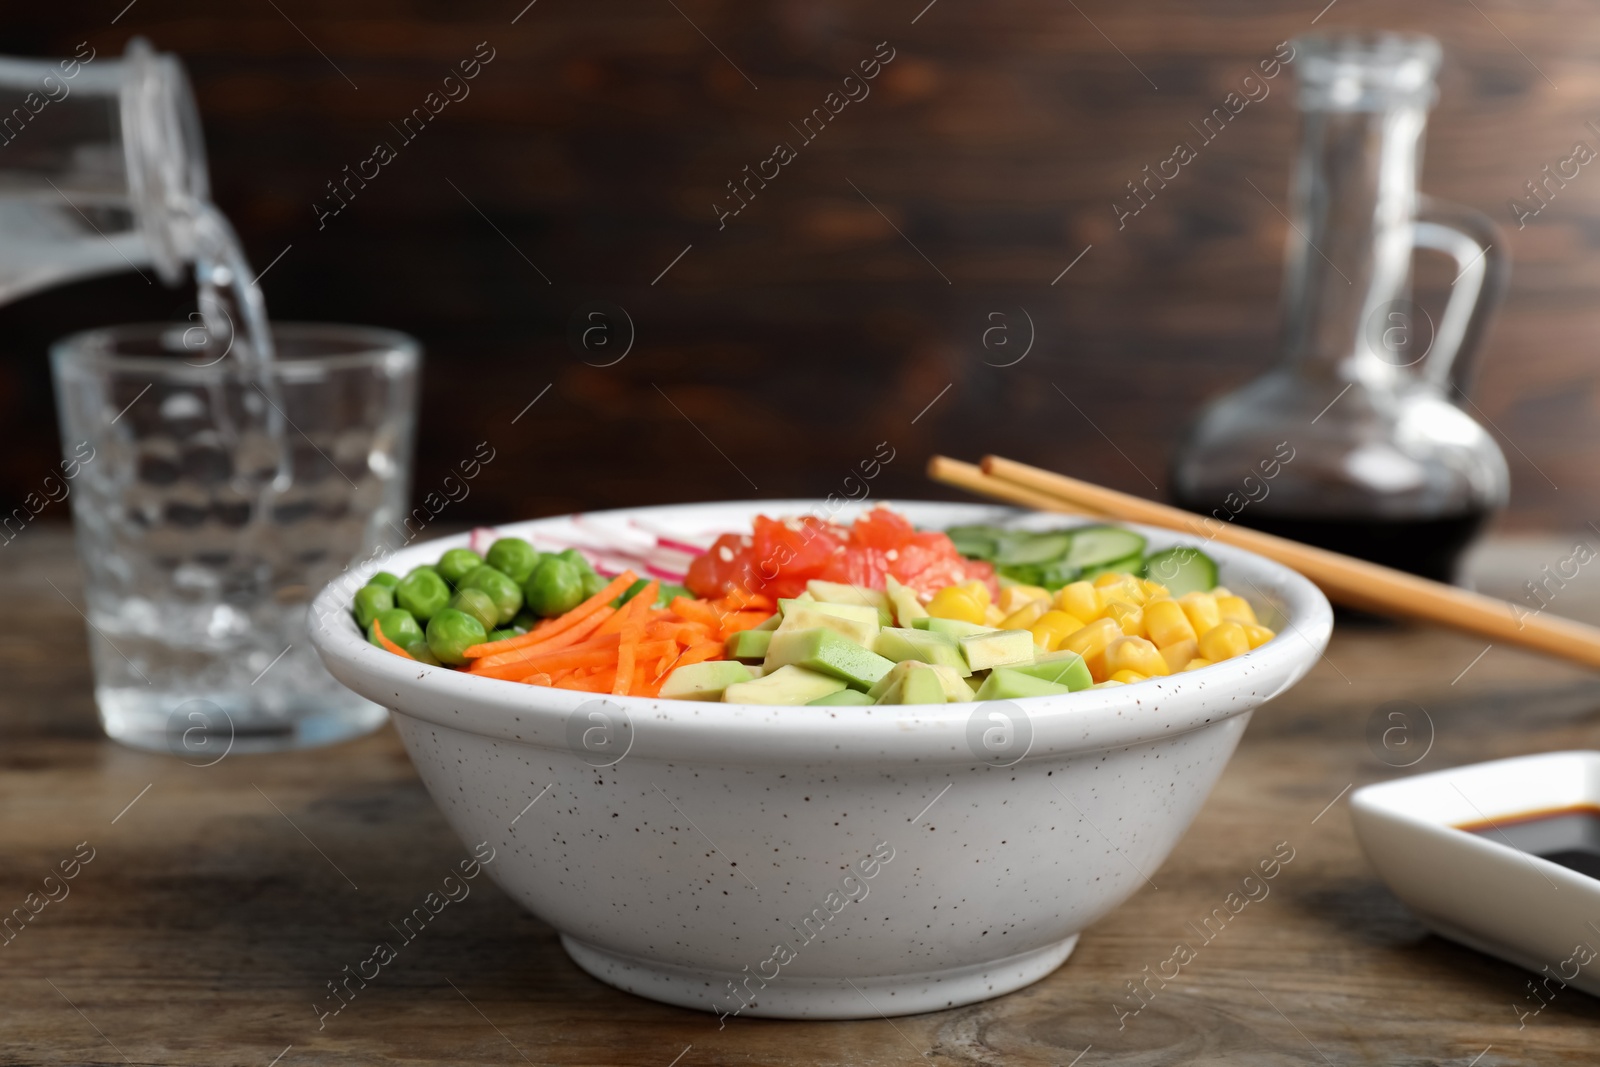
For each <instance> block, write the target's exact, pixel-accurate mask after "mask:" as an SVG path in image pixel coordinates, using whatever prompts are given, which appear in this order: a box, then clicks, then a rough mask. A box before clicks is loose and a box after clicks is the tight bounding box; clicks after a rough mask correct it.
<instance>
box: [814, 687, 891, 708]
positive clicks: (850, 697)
mask: <svg viewBox="0 0 1600 1067" xmlns="http://www.w3.org/2000/svg"><path fill="white" fill-rule="evenodd" d="M875 703H877V701H875V700H873V699H872V698H871V697H869V696H867V694H865V693H863V692H861V691H860V690H859V689H841V690H839V691H838V692H837V693H829V694H828V695H827V696H825V697H818V698H817V699H815V700H812V701H808V702H807V703H806V707H808V708H841V707H854V706H857V705H864V704H875Z"/></svg>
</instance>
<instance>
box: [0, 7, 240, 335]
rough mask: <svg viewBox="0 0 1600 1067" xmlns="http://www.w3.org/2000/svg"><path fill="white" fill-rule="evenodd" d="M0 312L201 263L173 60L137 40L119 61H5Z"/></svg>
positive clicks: (85, 57)
mask: <svg viewBox="0 0 1600 1067" xmlns="http://www.w3.org/2000/svg"><path fill="white" fill-rule="evenodd" d="M0 108H9V110H0V304H5V303H10V302H11V301H14V300H17V299H19V298H20V297H23V296H26V295H28V294H29V293H32V292H35V291H37V290H40V289H45V288H48V287H50V286H54V285H60V284H64V283H66V282H70V281H75V280H77V279H80V278H87V277H92V276H94V275H98V274H108V273H111V272H114V271H125V270H137V271H139V272H141V273H143V272H144V271H145V270H146V269H153V271H154V272H155V273H156V274H157V275H158V276H159V277H160V278H161V280H162V281H164V282H166V283H167V284H168V285H176V284H178V283H179V282H180V281H182V280H183V278H184V276H185V270H184V267H185V265H186V264H187V263H191V262H194V261H195V260H196V246H197V238H199V237H203V234H201V233H200V229H201V228H202V227H203V226H205V225H207V224H208V223H207V221H206V219H205V213H204V212H203V211H202V207H203V205H206V204H208V203H209V202H210V191H209V184H210V183H209V181H208V179H207V175H206V162H205V148H204V146H203V143H202V141H201V137H200V121H199V117H198V114H197V112H196V109H195V105H194V96H193V94H192V92H191V91H190V89H189V82H188V79H187V78H186V77H185V75H184V71H183V67H182V65H181V64H180V63H179V62H178V60H177V59H176V58H174V57H172V56H170V55H161V54H158V53H156V52H155V51H154V50H153V49H152V48H151V47H150V44H149V42H147V41H145V40H144V39H143V38H140V37H135V38H134V39H133V40H131V41H129V42H128V49H127V51H126V53H124V55H123V56H122V58H121V59H115V58H103V57H99V56H97V55H96V53H95V51H94V49H92V48H90V47H89V46H88V45H87V44H84V45H81V46H80V47H79V48H78V51H77V53H76V54H75V55H74V56H72V57H71V58H68V59H60V60H55V59H17V58H11V57H0Z"/></svg>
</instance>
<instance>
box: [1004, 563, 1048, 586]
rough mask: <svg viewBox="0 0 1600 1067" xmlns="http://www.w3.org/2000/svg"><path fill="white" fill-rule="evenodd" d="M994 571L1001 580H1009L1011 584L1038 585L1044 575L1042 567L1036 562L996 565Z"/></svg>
mask: <svg viewBox="0 0 1600 1067" xmlns="http://www.w3.org/2000/svg"><path fill="white" fill-rule="evenodd" d="M995 573H996V574H998V575H999V576H1000V579H1001V581H1002V582H1005V581H1009V582H1010V583H1011V584H1012V585H1038V584H1039V583H1040V581H1041V580H1042V579H1043V577H1044V568H1042V567H1040V566H1039V565H1038V564H1037V563H1013V564H1011V565H1010V566H1008V567H996V568H995Z"/></svg>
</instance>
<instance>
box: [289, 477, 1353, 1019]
mask: <svg viewBox="0 0 1600 1067" xmlns="http://www.w3.org/2000/svg"><path fill="white" fill-rule="evenodd" d="M893 506H894V507H895V508H896V509H897V510H900V511H902V512H903V513H904V514H906V515H907V516H908V517H909V518H910V519H911V520H912V521H913V522H915V523H916V524H917V525H918V526H921V527H929V528H937V529H942V528H944V527H946V526H950V525H954V524H957V523H971V522H998V523H1002V524H1014V525H1017V526H1019V527H1022V528H1031V529H1055V528H1060V527H1062V526H1063V525H1068V524H1070V522H1071V520H1069V519H1067V518H1065V517H1063V516H1059V515H1043V514H1038V513H1029V512H1019V511H1015V510H1012V509H1008V508H1000V507H991V506H985V505H970V504H967V505H962V504H936V503H904V502H896V503H894V505H893ZM856 510H857V509H856V506H854V505H852V506H849V507H846V508H844V509H842V510H839V511H838V512H836V513H834V512H830V511H829V510H828V505H826V504H824V503H823V502H821V501H815V500H774V501H755V502H741V503H726V504H701V505H692V506H675V507H662V508H639V509H629V510H623V511H611V512H603V513H595V514H590V515H585V516H583V518H582V523H583V524H584V525H583V528H582V529H580V528H579V527H578V526H575V525H574V523H573V519H572V517H569V516H563V517H559V518H552V519H541V520H538V521H534V522H526V523H519V524H515V525H509V526H503V527H500V528H498V531H499V532H500V533H502V534H516V535H519V536H524V537H531V538H533V539H534V540H535V542H536V543H538V544H540V545H541V547H545V546H548V545H551V544H552V543H556V544H559V543H566V542H569V541H574V540H582V539H587V538H592V537H594V536H595V535H596V534H597V532H598V533H602V534H606V533H607V531H609V532H610V534H614V535H615V536H617V537H619V538H623V537H635V538H636V537H638V536H640V531H641V529H648V530H650V531H653V532H657V533H668V534H676V535H678V536H680V537H684V538H687V539H690V540H698V539H705V538H706V535H710V534H716V533H721V532H726V531H729V530H735V531H745V530H748V529H749V522H750V520H751V518H752V517H753V516H754V515H756V514H757V513H764V514H768V515H773V516H785V515H798V514H807V513H810V514H817V515H829V514H837V516H838V517H839V518H840V519H844V520H847V519H849V518H851V517H852V516H853V514H854V513H855V511H856ZM1135 528H1138V527H1135ZM1138 529H1140V530H1141V532H1143V533H1144V534H1145V535H1146V536H1148V537H1149V539H1150V543H1151V546H1152V549H1155V548H1163V547H1167V546H1170V545H1174V544H1180V543H1189V544H1193V543H1194V541H1193V539H1188V540H1185V539H1184V538H1182V537H1180V536H1178V535H1175V534H1173V533H1171V532H1169V531H1164V530H1157V529H1150V528H1138ZM550 538H553V539H555V540H554V542H552V541H551V540H548V539H550ZM466 541H467V537H466V535H462V536H460V537H455V538H445V539H441V540H437V541H432V542H428V543H426V544H419V545H416V546H413V547H410V548H407V549H405V550H404V551H402V552H399V553H397V554H396V555H395V556H393V557H391V558H389V559H387V560H385V561H383V563H382V569H387V570H390V571H395V572H399V573H404V572H405V571H406V570H409V569H410V568H411V567H414V566H416V565H417V564H419V563H425V562H429V563H431V562H433V561H434V560H436V559H437V558H438V556H439V555H440V554H441V553H442V552H443V551H444V550H445V549H447V548H451V547H455V546H457V545H461V544H465V543H466ZM1206 551H1207V553H1208V554H1210V555H1211V556H1212V557H1213V558H1214V559H1216V560H1217V562H1218V564H1219V565H1220V567H1221V580H1222V582H1223V584H1225V585H1227V586H1229V587H1230V588H1232V589H1233V590H1234V591H1236V592H1239V593H1241V594H1243V595H1245V596H1246V597H1248V598H1249V599H1250V600H1251V601H1252V602H1253V603H1255V604H1256V606H1257V610H1258V611H1262V610H1263V608H1265V613H1264V614H1265V617H1264V618H1263V621H1265V622H1267V623H1268V624H1269V625H1272V626H1273V627H1274V628H1275V629H1277V630H1279V636H1278V637H1277V638H1275V639H1274V640H1272V641H1270V642H1268V643H1267V644H1265V645H1263V646H1261V647H1260V648H1258V649H1256V650H1255V651H1253V652H1250V653H1247V654H1246V655H1243V656H1240V657H1237V658H1235V659H1232V660H1228V661H1226V662H1223V663H1219V664H1215V665H1213V666H1211V667H1207V668H1204V669H1203V670H1198V671H1193V672H1189V673H1186V674H1182V675H1178V676H1174V677H1170V678H1161V679H1153V680H1151V681H1148V682H1143V683H1140V684H1138V685H1134V686H1126V687H1114V688H1110V689H1104V690H1092V691H1084V692H1079V693H1073V694H1070V695H1066V696H1060V697H1032V698H1028V699H1025V700H1019V701H1014V702H1009V701H1008V702H991V703H988V704H975V703H966V704H942V705H910V706H887V705H886V706H877V707H864V708H856V707H839V708H786V707H785V708H772V707H756V706H750V705H737V704H719V703H701V702H691V701H675V700H658V699H646V698H639V697H605V698H599V697H595V696H592V695H589V694H584V693H577V692H570V691H565V690H558V689H549V688H542V687H535V686H527V685H520V684H516V683H511V682H502V681H498V680H495V679H488V678H475V677H469V676H467V675H464V674H460V673H457V672H453V671H450V670H447V669H442V668H434V667H428V666H424V665H419V664H416V663H413V662H409V661H407V660H404V659H402V658H400V657H397V656H393V655H391V654H389V653H387V652H384V651H382V650H381V649H378V648H375V647H373V646H372V645H370V644H368V643H367V642H366V641H365V640H364V639H363V637H362V635H361V633H360V631H359V630H358V628H357V626H356V624H355V622H354V620H353V619H352V618H351V617H350V615H349V612H348V605H349V598H350V594H351V592H352V591H353V590H354V588H356V587H358V586H359V585H360V584H361V583H362V582H364V581H365V580H366V578H367V576H368V575H369V574H370V573H372V572H374V571H376V570H378V569H380V567H379V566H378V565H377V564H373V565H370V566H368V567H366V568H365V569H361V570H354V571H352V572H351V575H350V580H345V581H340V582H335V583H334V584H332V585H330V586H329V587H328V588H327V589H325V590H323V592H322V593H321V594H320V595H319V596H318V598H317V600H316V601H315V603H314V604H313V606H312V636H313V640H314V642H315V643H316V646H317V649H318V651H319V652H320V653H321V655H322V658H323V661H324V662H325V663H326V664H327V666H328V669H329V670H330V671H332V672H333V675H334V676H335V677H336V678H338V679H339V680H340V681H341V682H343V683H344V684H345V685H347V686H349V687H350V688H351V689H353V690H355V691H356V692H357V693H360V694H361V695H362V696H364V697H367V698H368V699H370V700H373V701H376V702H378V703H380V704H382V705H384V706H386V707H388V708H389V709H390V711H391V712H392V714H393V716H394V722H395V725H396V728H397V729H398V730H399V733H400V736H401V738H402V739H403V741H404V743H405V746H406V750H407V751H408V752H409V753H410V755H411V759H412V761H413V762H414V763H415V764H416V767H417V771H418V773H419V774H420V775H421V777H422V780H423V782H424V784H425V785H426V786H427V788H428V790H429V792H430V793H431V794H432V795H433V797H434V800H435V801H436V802H437V803H438V805H439V807H440V808H441V810H442V811H443V812H444V814H445V817H446V818H447V819H448V820H449V822H450V825H451V826H452V827H453V828H454V829H455V831H456V833H457V834H459V835H460V837H461V839H462V841H463V842H464V843H466V844H467V845H468V846H469V847H471V846H474V845H477V844H478V843H479V842H485V841H486V842H488V843H489V844H490V845H491V846H493V848H494V849H495V850H496V858H495V860H494V861H493V862H492V863H490V864H488V865H487V866H486V867H485V869H486V870H487V871H488V872H489V874H490V876H491V877H492V878H494V880H495V881H496V882H497V883H498V884H499V885H500V886H501V887H502V888H503V889H504V890H505V891H506V892H507V893H509V894H510V895H511V896H512V897H514V898H515V899H517V900H518V901H520V902H521V903H522V904H523V905H524V906H525V907H527V908H528V909H529V910H530V911H531V912H533V914H535V915H537V916H538V917H539V918H541V919H543V920H544V921H546V922H548V923H550V924H551V925H552V926H554V927H555V928H556V929H557V930H558V931H559V932H560V934H561V939H562V943H563V944H564V945H565V946H566V949H567V951H568V953H569V954H570V955H571V956H572V958H573V959H574V960H575V961H576V962H577V963H578V965H579V966H580V967H582V968H583V969H584V970H586V971H588V972H589V973H590V974H592V975H594V976H595V977H597V978H599V979H601V980H602V981H605V982H609V983H610V984H612V985H614V986H617V987H619V988H621V989H625V990H628V991H630V992H633V993H637V994H639V995H642V996H647V997H652V998H655V999H657V1000H662V1001H667V1002H669V1003H673V1004H680V1005H683V1006H686V1007H691V1008H699V1009H702V1010H707V1011H713V1012H716V1013H718V1014H719V1015H734V1014H745V1015H758V1016H775V1017H784V1018H816V1019H844V1018H857V1017H862V1018H866V1017H877V1016H879V1015H880V1014H883V1015H904V1014H911V1013H914V1012H923V1011H931V1010H936V1009H940V1008H947V1007H955V1006H958V1005H962V1004H970V1003H972V1002H975V1001H979V1000H984V999H986V998H989V997H993V996H997V995H999V994H1002V993H1007V992H1010V991H1012V990H1014V989H1018V988H1020V987H1022V986H1024V985H1027V984H1028V983H1030V982H1033V981H1036V980H1038V979H1039V978H1042V977H1043V976H1045V975H1046V974H1049V973H1050V972H1051V971H1052V970H1054V969H1055V968H1056V967H1057V966H1059V965H1060V964H1061V963H1062V961H1064V960H1065V959H1066V958H1067V956H1068V955H1069V954H1070V953H1071V951H1072V949H1073V947H1074V946H1075V945H1076V943H1077V940H1078V935H1079V933H1080V931H1082V930H1083V929H1084V928H1085V927H1087V926H1089V925H1090V924H1092V923H1093V922H1094V921H1095V920H1096V919H1098V918H1100V917H1101V916H1103V915H1105V914H1106V913H1108V912H1109V911H1111V909H1113V908H1115V907H1116V906H1117V905H1118V904H1120V903H1122V902H1123V901H1124V900H1126V899H1127V898H1128V897H1129V896H1131V895H1132V894H1133V893H1134V892H1136V891H1137V890H1138V889H1139V887H1140V886H1142V885H1144V884H1145V883H1146V881H1147V880H1148V877H1149V876H1150V875H1152V874H1153V873H1154V872H1155V870H1156V868H1158V867H1159V866H1160V865H1161V863H1162V862H1163V860H1165V858H1166V856H1167V854H1168V853H1169V852H1170V851H1171V850H1172V847H1173V846H1174V845H1175V844H1176V843H1177V841H1178V839H1179V837H1181V836H1182V834H1183V832H1184V830H1185V829H1187V828H1188V826H1189V824H1190V822H1191V821H1192V820H1193V818H1194V816H1195V814H1196V812H1198V810H1199V808H1200V805H1201V804H1202V803H1203V802H1204V800H1205V798H1206V795H1207V794H1208V793H1209V792H1210V790H1211V787H1212V785H1213V784H1215V782H1216V780H1217V778H1218V777H1219V776H1220V775H1221V773H1222V769H1223V767H1224V765H1226V763H1227V761H1228V757H1229V756H1230V755H1231V754H1232V753H1233V750H1234V746H1235V745H1236V744H1237V743H1238V740H1239V737H1240V735H1241V734H1242V733H1243V732H1244V729H1245V726H1246V725H1247V723H1248V722H1249V719H1250V713H1251V711H1252V710H1253V709H1254V708H1256V707H1257V706H1258V705H1260V704H1262V703H1263V702H1265V701H1267V700H1270V699H1271V698H1272V697H1274V696H1276V695H1278V694H1279V693H1281V692H1283V691H1284V690H1285V689H1287V688H1288V687H1289V686H1291V685H1293V684H1294V683H1295V682H1296V681H1298V680H1299V679H1300V677H1301V676H1302V675H1304V674H1305V672H1306V671H1307V670H1308V669H1309V668H1310V667H1311V665H1312V663H1314V662H1315V661H1316V659H1317V657H1318V656H1319V655H1320V654H1321V652H1322V650H1323V648H1324V646H1325V645H1326V644H1327V640H1328V635H1329V633H1330V631H1331V629H1332V624H1333V619H1332V613H1331V611H1330V609H1329V607H1328V603H1327V601H1326V600H1325V599H1324V598H1323V596H1322V594H1321V593H1320V592H1318V590H1317V589H1316V588H1315V587H1314V586H1313V585H1312V584H1311V583H1310V582H1308V581H1306V580H1305V579H1304V578H1302V577H1300V576H1299V575H1298V574H1295V573H1294V572H1292V571H1290V570H1288V569H1287V568H1284V567H1282V566H1279V565H1278V564H1276V563H1273V562H1271V561H1269V560H1266V559H1263V558H1261V557H1259V556H1256V555H1253V554H1252V553H1249V552H1244V551H1241V550H1239V549H1234V548H1229V547H1227V546H1225V545H1215V544H1214V545H1210V546H1207V547H1206Z"/></svg>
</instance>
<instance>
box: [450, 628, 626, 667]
mask: <svg viewBox="0 0 1600 1067" xmlns="http://www.w3.org/2000/svg"><path fill="white" fill-rule="evenodd" d="M616 658H617V638H616V636H615V635H613V634H606V635H604V636H601V637H597V638H594V639H593V640H590V641H585V642H583V643H582V644H578V645H573V646H572V647H571V648H558V649H555V650H553V651H550V652H540V653H536V654H534V655H531V656H528V657H527V658H525V659H520V660H517V661H516V662H514V663H502V664H499V665H497V666H494V667H484V668H481V669H478V670H474V671H472V672H471V673H473V674H476V675H478V676H479V677H480V678H521V677H523V676H524V675H528V674H534V673H544V674H549V673H551V672H552V671H555V670H559V669H561V668H564V667H603V666H606V665H607V664H610V663H613V662H615V661H616Z"/></svg>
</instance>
